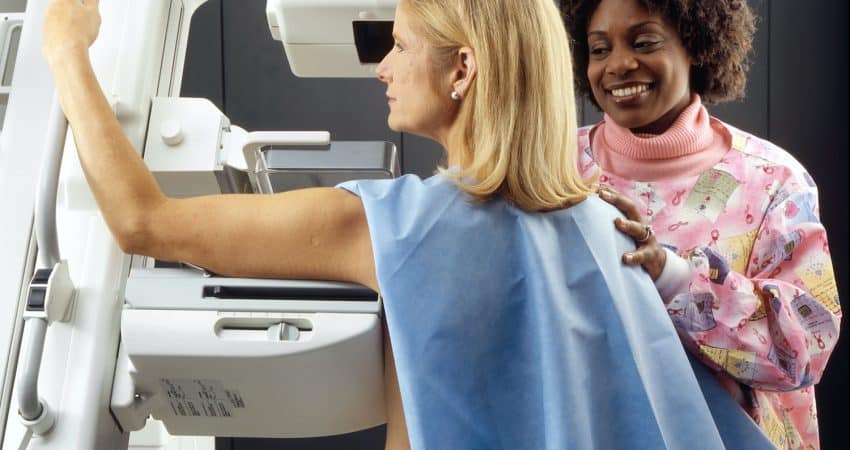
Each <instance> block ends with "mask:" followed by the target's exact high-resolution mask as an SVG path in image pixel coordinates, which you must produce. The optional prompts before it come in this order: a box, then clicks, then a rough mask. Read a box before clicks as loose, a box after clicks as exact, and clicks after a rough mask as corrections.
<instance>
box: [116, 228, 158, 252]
mask: <svg viewBox="0 0 850 450" xmlns="http://www.w3.org/2000/svg"><path fill="white" fill-rule="evenodd" d="M110 228H111V229H112V236H113V237H114V238H115V242H116V243H117V244H118V247H119V248H120V249H121V251H122V252H124V253H127V254H131V255H145V256H150V255H148V253H149V251H148V249H149V248H150V232H149V231H148V229H149V225H148V224H146V223H145V222H144V221H143V220H127V221H125V222H123V223H121V224H115V225H113V226H112V227H110Z"/></svg>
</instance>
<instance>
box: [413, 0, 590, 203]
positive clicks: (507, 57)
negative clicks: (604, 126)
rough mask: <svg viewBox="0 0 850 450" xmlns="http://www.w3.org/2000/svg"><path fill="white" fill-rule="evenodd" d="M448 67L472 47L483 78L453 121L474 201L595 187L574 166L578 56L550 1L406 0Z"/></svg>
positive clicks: (576, 192) (559, 199)
mask: <svg viewBox="0 0 850 450" xmlns="http://www.w3.org/2000/svg"><path fill="white" fill-rule="evenodd" d="M399 7H400V8H402V7H403V8H404V10H405V12H406V13H408V14H409V15H410V17H411V18H412V19H413V20H412V25H413V26H414V27H415V28H416V31H417V32H418V34H420V35H421V36H422V37H423V38H424V39H425V41H426V42H427V43H428V44H429V45H430V46H431V47H432V48H433V49H434V55H435V59H436V61H435V62H436V64H437V65H438V66H443V67H445V65H446V64H449V62H450V61H452V58H454V57H455V56H456V54H457V50H459V49H460V48H461V47H464V46H465V47H470V48H472V49H473V51H474V53H475V58H476V65H477V75H476V77H475V80H474V81H473V84H472V86H471V88H470V90H469V91H468V92H467V94H466V97H465V98H464V99H463V100H462V104H461V106H460V110H459V112H458V116H457V119H456V120H458V121H459V124H460V129H461V135H462V139H460V140H459V141H460V142H459V143H458V144H459V145H460V148H457V149H454V150H456V151H459V152H460V159H459V160H460V167H459V169H460V170H452V171H448V170H446V169H444V168H442V169H440V171H441V172H442V173H443V174H445V175H447V176H450V177H453V178H454V179H455V180H456V182H457V183H458V186H459V187H460V188H461V189H462V190H464V191H466V192H467V193H469V194H470V195H471V196H473V197H474V198H477V199H480V200H488V199H490V198H493V197H494V196H497V195H498V196H501V197H502V198H504V199H505V200H507V201H508V202H510V203H512V204H514V205H516V206H517V207H519V208H521V209H523V210H525V211H548V210H553V209H559V208H564V207H568V206H571V205H574V204H576V203H578V202H581V201H582V200H584V199H585V198H586V197H587V195H589V194H590V193H592V192H594V191H595V186H594V182H595V179H591V180H583V179H582V178H581V174H580V172H579V168H578V160H577V155H576V152H577V149H576V147H577V143H576V139H577V137H576V133H577V130H576V128H577V125H576V108H575V94H574V92H573V70H572V57H571V55H570V48H569V43H568V42H569V41H568V39H567V33H566V31H565V29H564V24H563V21H562V20H561V16H560V13H559V11H558V9H557V7H556V6H555V4H554V1H553V0H402V1H401V2H400V5H399Z"/></svg>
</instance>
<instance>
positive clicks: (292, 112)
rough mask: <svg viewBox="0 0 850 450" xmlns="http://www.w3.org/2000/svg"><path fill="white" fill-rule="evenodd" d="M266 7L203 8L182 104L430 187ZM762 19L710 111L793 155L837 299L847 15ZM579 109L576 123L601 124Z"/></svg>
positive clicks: (765, 10) (825, 1)
mask: <svg viewBox="0 0 850 450" xmlns="http://www.w3.org/2000/svg"><path fill="white" fill-rule="evenodd" d="M265 3H266V2H265V0H239V1H236V0H224V1H222V0H209V2H208V3H206V4H205V5H204V6H202V7H201V9H200V10H199V11H198V12H197V13H196V15H195V17H194V19H193V22H192V32H191V37H190V42H189V51H188V55H187V62H186V68H185V72H184V80H183V92H182V94H183V95H184V96H198V97H206V98H209V99H211V100H212V101H213V102H214V103H215V104H216V105H218V106H219V107H220V108H221V109H222V110H223V111H224V112H225V114H227V116H228V117H230V119H231V121H232V122H233V123H234V124H236V125H240V126H242V127H243V128H245V129H247V130H249V131H258V130H329V131H330V132H331V136H332V138H333V139H337V140H346V139H352V140H388V141H392V142H394V143H395V144H396V145H398V146H399V148H400V150H401V154H402V155H403V158H402V159H403V161H402V163H403V168H404V171H405V172H406V173H416V174H419V175H421V176H428V175H431V174H432V173H433V168H434V167H435V164H436V162H437V161H438V160H439V158H440V157H441V149H440V147H439V146H437V145H436V144H433V143H431V142H428V141H425V140H423V139H421V138H418V137H415V136H411V135H409V134H406V133H396V132H393V131H392V130H390V129H388V128H387V126H386V114H387V108H386V102H385V97H384V87H383V85H382V84H381V83H380V82H378V81H377V80H374V79H356V80H350V79H300V78H296V77H294V76H293V75H292V74H291V72H290V71H289V67H288V65H287V62H286V59H285V57H284V54H283V48H282V46H281V45H280V43H278V42H275V41H273V40H272V39H271V37H270V35H269V31H268V27H267V25H266V19H265V14H264V11H265ZM750 5H751V6H752V7H753V8H754V9H755V10H756V12H757V13H758V15H759V17H760V21H759V24H758V28H759V31H758V34H757V37H756V43H755V57H754V65H753V67H752V69H751V71H750V76H749V84H748V92H747V97H746V99H745V100H744V101H741V102H735V103H730V104H725V105H722V106H719V107H715V108H712V112H713V113H714V114H715V115H717V116H719V117H720V118H722V119H723V120H726V121H728V122H730V123H732V124H734V125H736V126H737V127H739V128H742V129H744V130H748V131H750V132H752V133H754V134H756V135H759V136H762V137H765V138H768V139H770V140H771V141H773V142H774V143H776V144H778V145H780V146H782V147H784V148H785V149H787V150H789V151H790V152H791V153H793V154H794V155H795V156H796V157H797V158H798V159H799V160H800V161H801V162H802V163H803V164H804V165H805V166H806V167H807V168H808V169H809V170H810V172H811V174H812V176H813V177H814V179H815V180H816V181H817V183H818V185H819V187H820V193H821V200H820V201H821V213H822V218H823V221H824V223H825V224H826V227H827V230H828V232H829V237H830V248H831V250H832V255H833V261H834V263H835V269H836V272H837V277H838V285H839V292H841V293H844V292H845V289H846V288H847V287H848V283H847V250H848V247H847V230H848V228H847V169H848V166H847V151H848V132H847V105H848V97H847V84H848V76H847V75H848V73H847V5H848V3H847V2H846V1H845V0H813V1H809V2H797V1H790V0H750ZM598 117H599V115H598V112H597V111H595V109H594V108H593V107H592V106H589V104H588V103H586V102H585V104H584V107H583V108H582V119H583V124H589V123H593V122H594V121H596V120H597V119H598ZM847 339H848V337H847V331H846V329H845V330H844V331H843V332H842V339H841V342H840V344H839V347H838V349H837V350H836V351H835V353H834V354H833V357H832V359H831V361H830V363H829V367H828V368H827V371H826V375H825V376H824V378H823V380H822V381H821V383H820V384H819V385H818V387H817V395H818V408H819V412H818V416H819V419H820V425H821V437H822V438H821V442H822V448H823V449H843V448H847V445H848V409H850V406H849V405H850V402H848V400H850V398H848V390H847V382H848V372H847V366H848V362H847V357H848V343H847ZM382 446H383V428H382V427H379V428H376V429H373V430H369V431H367V432H363V433H355V434H352V435H348V436H342V437H332V438H323V439H315V440H302V439H298V440H285V441H273V440H268V439H228V438H221V439H218V440H217V445H216V447H217V448H218V449H219V450H249V449H251V450H260V449H262V450H265V449H286V450H298V449H315V450H320V449H343V448H344V449H353V450H354V449H363V450H367V449H368V450H371V449H379V448H383V447H382Z"/></svg>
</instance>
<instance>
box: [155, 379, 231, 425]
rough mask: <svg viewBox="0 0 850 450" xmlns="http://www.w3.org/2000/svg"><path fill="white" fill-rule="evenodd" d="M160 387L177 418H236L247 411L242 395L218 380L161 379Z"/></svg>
mask: <svg viewBox="0 0 850 450" xmlns="http://www.w3.org/2000/svg"><path fill="white" fill-rule="evenodd" d="M160 384H161V385H162V389H163V390H164V391H165V394H166V395H167V396H168V403H169V404H170V405H171V410H172V411H173V412H174V415H176V416H186V417H233V413H234V412H235V410H237V409H242V408H245V402H244V401H243V400H242V396H241V395H240V394H239V392H238V391H236V390H233V389H225V388H224V385H223V384H222V383H221V381H218V380H199V379H179V378H178V379H170V378H162V379H160Z"/></svg>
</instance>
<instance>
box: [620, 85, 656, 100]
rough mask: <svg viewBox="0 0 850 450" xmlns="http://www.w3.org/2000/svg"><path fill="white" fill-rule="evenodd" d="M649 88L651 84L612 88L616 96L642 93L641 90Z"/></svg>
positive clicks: (644, 90)
mask: <svg viewBox="0 0 850 450" xmlns="http://www.w3.org/2000/svg"><path fill="white" fill-rule="evenodd" d="M647 89H649V85H646V84H638V85H635V86H629V87H626V88H620V89H612V90H611V94H612V95H613V96H614V97H626V96H629V95H635V94H640V93H641V92H646V90H647Z"/></svg>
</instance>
